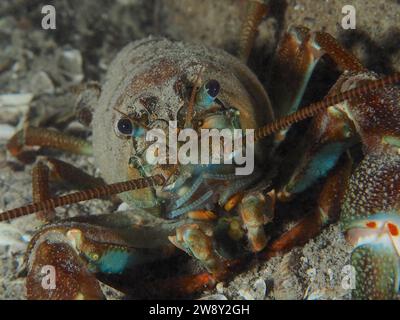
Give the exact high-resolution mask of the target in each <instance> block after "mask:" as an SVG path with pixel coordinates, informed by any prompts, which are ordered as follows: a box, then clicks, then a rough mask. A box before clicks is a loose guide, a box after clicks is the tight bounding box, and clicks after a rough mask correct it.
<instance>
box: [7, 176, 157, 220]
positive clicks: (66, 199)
mask: <svg viewBox="0 0 400 320" xmlns="http://www.w3.org/2000/svg"><path fill="white" fill-rule="evenodd" d="M164 183H165V178H164V176H163V175H161V174H157V175H154V176H151V177H148V178H141V179H135V180H128V181H124V182H117V183H113V184H109V185H104V186H100V187H96V188H92V189H87V190H83V191H79V192H74V193H70V194H67V195H64V196H60V197H54V198H50V199H48V200H44V201H41V202H36V203H32V204H28V205H26V206H23V207H19V208H15V209H11V210H7V211H4V212H2V213H0V222H2V221H10V220H13V219H15V218H19V217H23V216H26V215H29V214H31V213H35V212H38V211H48V210H52V209H55V208H57V207H62V206H65V205H68V204H73V203H78V202H82V201H86V200H91V199H100V198H103V197H107V196H111V195H114V194H118V193H122V192H125V191H131V190H137V189H144V188H147V187H151V186H162V185H164Z"/></svg>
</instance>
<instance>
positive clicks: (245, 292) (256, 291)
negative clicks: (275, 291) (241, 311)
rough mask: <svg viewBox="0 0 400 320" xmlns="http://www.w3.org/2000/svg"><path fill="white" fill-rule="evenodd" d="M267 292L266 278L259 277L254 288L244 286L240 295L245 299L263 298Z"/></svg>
mask: <svg viewBox="0 0 400 320" xmlns="http://www.w3.org/2000/svg"><path fill="white" fill-rule="evenodd" d="M266 292H267V285H266V283H265V281H264V279H261V278H260V279H257V280H256V281H255V282H254V283H253V286H252V288H243V289H240V290H239V295H240V296H242V297H243V298H244V299H245V300H263V299H264V298H265V295H266Z"/></svg>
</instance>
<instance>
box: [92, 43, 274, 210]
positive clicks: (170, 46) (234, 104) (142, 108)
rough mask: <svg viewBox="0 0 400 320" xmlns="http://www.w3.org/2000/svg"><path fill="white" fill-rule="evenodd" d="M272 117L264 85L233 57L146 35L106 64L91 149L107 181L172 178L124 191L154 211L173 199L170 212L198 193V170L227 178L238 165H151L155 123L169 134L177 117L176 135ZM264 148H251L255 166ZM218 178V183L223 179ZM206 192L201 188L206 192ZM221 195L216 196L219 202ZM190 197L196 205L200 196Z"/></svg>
mask: <svg viewBox="0 0 400 320" xmlns="http://www.w3.org/2000/svg"><path fill="white" fill-rule="evenodd" d="M197 85H198V86H199V88H198V95H197V99H192V100H193V101H192V104H191V103H190V100H191V96H192V92H193V87H195V86H197ZM190 108H192V110H189V109H190ZM188 113H189V114H188ZM188 120H189V122H188ZM272 120H273V113H272V108H271V105H270V102H269V99H268V96H267V94H266V92H265V90H264V88H263V86H262V85H261V84H260V82H259V81H258V79H257V78H256V76H255V75H254V74H253V73H252V72H251V71H250V69H248V68H247V66H245V65H244V64H243V63H241V62H240V61H239V60H238V59H236V58H235V57H233V56H231V55H229V54H227V53H226V52H224V51H222V50H218V49H210V48H207V47H204V46H200V45H194V44H184V43H180V42H171V41H168V40H166V39H160V38H147V39H145V40H140V41H137V42H133V43H131V44H129V45H127V46H126V47H125V48H124V49H123V50H122V51H121V52H120V53H119V54H118V56H117V57H116V59H115V60H114V61H113V62H112V64H111V65H110V68H109V71H108V74H107V77H106V83H105V85H104V86H103V88H102V93H101V97H100V99H99V104H98V106H97V108H96V109H95V113H94V123H95V126H94V128H93V139H94V146H95V147H94V153H95V158H96V161H97V165H98V167H99V168H100V170H101V173H102V176H103V177H104V178H105V180H106V181H107V182H108V183H112V182H118V181H123V180H127V179H134V178H139V177H142V176H149V175H153V174H157V173H160V172H161V173H163V174H164V175H165V176H171V177H172V178H171V179H170V180H169V182H168V183H169V184H171V185H170V186H169V187H170V188H168V186H167V187H164V188H163V190H153V189H146V190H140V191H134V192H129V193H125V194H123V195H122V198H123V199H124V200H125V201H126V202H128V203H129V204H132V205H135V206H140V207H146V208H159V207H160V204H161V203H163V204H165V203H166V202H168V201H169V200H170V199H174V201H173V203H174V204H169V205H168V203H167V209H168V210H174V209H176V208H179V206H177V204H176V202H179V201H180V202H179V203H181V204H183V203H184V202H185V201H186V200H188V199H186V198H190V197H189V196H193V195H194V194H195V191H196V190H192V191H190V188H193V187H194V186H196V188H199V190H200V189H201V185H202V181H200V180H201V179H200V180H199V179H198V177H199V176H201V175H202V173H204V172H205V171H207V172H208V173H209V171H210V170H211V171H212V172H213V174H215V177H216V176H217V175H218V174H219V175H223V174H225V175H226V176H228V175H229V174H231V173H232V167H234V166H235V165H234V164H233V165H228V166H227V165H215V166H204V165H201V164H199V165H192V164H191V165H183V164H179V165H173V164H161V165H160V164H154V163H151V159H150V161H149V158H148V156H147V158H146V150H147V149H148V147H149V142H146V133H148V132H149V130H151V129H155V128H157V129H162V130H163V131H165V132H167V133H168V132H169V134H171V131H169V130H170V126H169V125H170V121H176V122H175V123H176V125H177V129H175V130H176V131H177V132H179V130H181V129H183V128H187V127H190V128H193V129H194V130H195V131H200V130H199V129H203V128H207V129H211V128H217V129H224V128H227V129H236V128H238V129H250V128H251V129H254V128H258V127H260V126H262V125H265V124H266V123H268V122H271V121H272ZM199 145H200V143H199ZM264 148H265V143H264V142H260V143H258V144H256V146H255V163H256V168H257V163H259V164H265V159H266V157H267V152H266V150H264ZM168 151H170V150H168ZM150 158H151V157H150ZM210 167H212V169H209V168H210ZM207 168H208V169H207ZM256 170H257V169H256ZM211 171H210V172H211ZM231 176H232V174H231ZM196 179H197V180H196ZM220 180H222V181H221V182H220V184H222V183H225V184H226V182H227V181H226V180H225V179H220ZM216 189H217V188H216ZM166 190H167V191H168V190H169V191H170V192H169V193H168V192H165V191H166ZM188 190H189V191H188ZM205 191H206V190H203V191H201V192H202V194H203V195H204V192H205ZM215 197H217V198H215ZM221 197H222V195H219V196H216V195H215V194H214V195H213V199H214V201H216V202H218V201H220V200H221ZM224 197H225V198H226V197H227V195H224ZM200 198H201V196H200ZM177 199H178V200H177ZM179 199H180V200H179ZM194 199H197V200H198V202H197V203H198V204H199V203H200V202H199V201H200V200H201V199H199V197H194ZM204 199H205V198H204ZM220 202H221V201H220ZM222 202H223V201H222ZM164 207H165V206H164ZM183 211H184V210H181V211H177V212H176V215H178V213H179V212H183Z"/></svg>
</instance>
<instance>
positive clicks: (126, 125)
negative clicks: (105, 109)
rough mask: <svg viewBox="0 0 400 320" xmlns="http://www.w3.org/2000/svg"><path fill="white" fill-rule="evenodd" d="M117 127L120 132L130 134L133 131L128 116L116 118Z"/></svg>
mask: <svg viewBox="0 0 400 320" xmlns="http://www.w3.org/2000/svg"><path fill="white" fill-rule="evenodd" d="M117 129H118V132H119V133H120V134H123V135H126V136H130V135H131V134H132V132H133V125H132V121H131V120H129V119H128V118H121V119H119V120H118V123H117Z"/></svg>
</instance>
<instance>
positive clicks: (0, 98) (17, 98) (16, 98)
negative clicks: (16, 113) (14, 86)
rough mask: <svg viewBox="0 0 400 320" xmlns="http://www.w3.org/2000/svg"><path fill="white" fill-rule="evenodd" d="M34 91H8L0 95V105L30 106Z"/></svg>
mask: <svg viewBox="0 0 400 320" xmlns="http://www.w3.org/2000/svg"><path fill="white" fill-rule="evenodd" d="M32 99H33V94H32V93H7V94H2V95H0V107H12V106H27V107H28V106H29V103H30V102H31V101H32Z"/></svg>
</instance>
